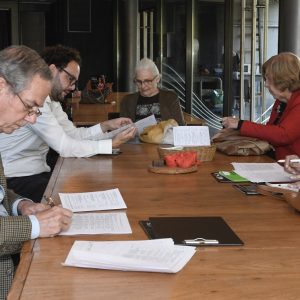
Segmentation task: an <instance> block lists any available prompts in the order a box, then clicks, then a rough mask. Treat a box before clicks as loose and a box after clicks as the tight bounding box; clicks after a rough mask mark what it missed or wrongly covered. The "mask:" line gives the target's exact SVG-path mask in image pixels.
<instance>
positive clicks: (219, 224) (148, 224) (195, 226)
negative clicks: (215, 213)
mask: <svg viewBox="0 0 300 300" xmlns="http://www.w3.org/2000/svg"><path fill="white" fill-rule="evenodd" d="M139 223H140V225H141V226H142V228H143V229H144V231H145V232H146V234H147V235H148V237H149V238H150V239H160V238H172V239H173V240H174V243H175V244H180V245H181V244H184V242H183V241H184V240H191V239H196V238H202V239H205V240H217V241H218V244H214V245H207V244H201V245H199V246H242V245H244V242H243V241H242V240H241V239H240V238H239V237H238V236H237V235H236V233H235V232H234V231H233V230H232V229H231V228H230V227H229V225H228V224H227V223H226V222H225V221H224V219H223V218H222V217H153V218H149V220H147V221H140V222H139Z"/></svg>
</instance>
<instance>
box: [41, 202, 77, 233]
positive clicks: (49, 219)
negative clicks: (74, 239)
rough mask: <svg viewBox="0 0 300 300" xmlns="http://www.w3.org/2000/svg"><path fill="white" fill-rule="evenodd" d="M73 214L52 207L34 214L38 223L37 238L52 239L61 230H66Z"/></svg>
mask: <svg viewBox="0 0 300 300" xmlns="http://www.w3.org/2000/svg"><path fill="white" fill-rule="evenodd" d="M72 215H73V213H72V212H71V211H70V210H68V209H65V208H62V207H60V206H54V207H52V208H49V209H47V210H44V211H40V212H38V213H36V215H35V216H36V217H37V219H38V221H39V223H40V235H39V237H53V236H55V235H57V234H59V233H60V232H61V231H63V230H67V229H68V228H69V227H70V225H71V222H72Z"/></svg>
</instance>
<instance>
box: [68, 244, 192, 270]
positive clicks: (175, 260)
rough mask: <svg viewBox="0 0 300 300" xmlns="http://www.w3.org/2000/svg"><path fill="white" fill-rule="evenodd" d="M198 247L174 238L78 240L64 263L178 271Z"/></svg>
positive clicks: (116, 268)
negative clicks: (176, 243) (176, 240)
mask: <svg viewBox="0 0 300 300" xmlns="http://www.w3.org/2000/svg"><path fill="white" fill-rule="evenodd" d="M195 251H196V248H195V247H189V246H178V245H174V242H173V240H172V239H157V240H146V241H115V242H92V241H75V242H74V244H73V246H72V248H71V250H70V252H69V255H68V257H67V259H66V261H65V262H64V263H63V265H65V266H73V267H82V268H96V269H108V270H122V271H144V272H164V273H177V272H178V271H180V270H181V269H182V268H183V267H184V266H185V265H186V264H187V262H188V261H189V260H190V259H191V257H192V256H193V255H194V253H195Z"/></svg>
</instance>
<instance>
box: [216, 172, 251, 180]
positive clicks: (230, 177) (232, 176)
mask: <svg viewBox="0 0 300 300" xmlns="http://www.w3.org/2000/svg"><path fill="white" fill-rule="evenodd" d="M219 174H220V175H221V176H223V177H225V178H227V179H228V180H230V181H232V182H248V181H249V180H248V179H247V178H245V177H242V176H240V175H238V174H236V173H235V172H233V171H230V172H229V171H219Z"/></svg>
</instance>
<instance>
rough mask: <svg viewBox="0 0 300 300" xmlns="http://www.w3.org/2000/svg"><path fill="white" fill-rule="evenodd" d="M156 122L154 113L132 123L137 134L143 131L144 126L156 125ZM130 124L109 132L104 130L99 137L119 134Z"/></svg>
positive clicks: (106, 137) (109, 137) (105, 137)
mask: <svg viewBox="0 0 300 300" xmlns="http://www.w3.org/2000/svg"><path fill="white" fill-rule="evenodd" d="M156 124H157V121H156V119H155V116H154V115H151V116H149V117H147V118H144V119H142V120H139V121H136V122H135V123H134V125H135V127H136V128H137V130H138V133H139V134H141V133H142V132H143V131H144V128H145V127H148V126H151V125H156ZM131 126H132V124H128V125H125V126H122V127H120V128H118V129H115V130H112V131H110V132H105V133H104V134H103V136H102V137H101V139H102V140H104V139H113V138H114V137H115V136H116V135H117V134H119V133H120V132H122V131H124V130H126V129H127V128H129V127H131Z"/></svg>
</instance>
